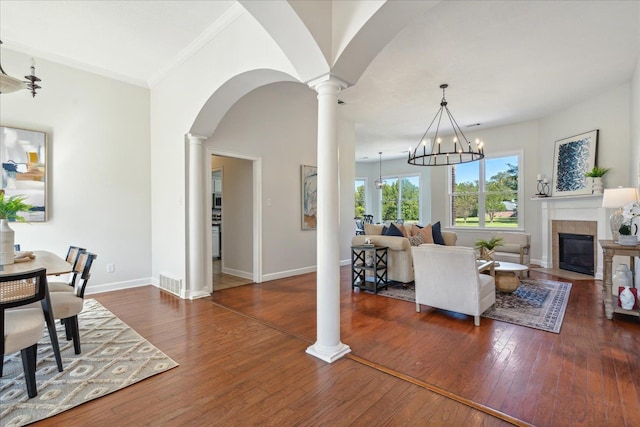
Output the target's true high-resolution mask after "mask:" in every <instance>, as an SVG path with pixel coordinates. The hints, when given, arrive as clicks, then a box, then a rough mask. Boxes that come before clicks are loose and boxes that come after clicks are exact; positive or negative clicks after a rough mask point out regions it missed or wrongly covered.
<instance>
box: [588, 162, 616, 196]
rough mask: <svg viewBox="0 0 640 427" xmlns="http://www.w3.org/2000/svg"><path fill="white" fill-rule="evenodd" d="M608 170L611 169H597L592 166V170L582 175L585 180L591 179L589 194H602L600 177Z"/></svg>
mask: <svg viewBox="0 0 640 427" xmlns="http://www.w3.org/2000/svg"><path fill="white" fill-rule="evenodd" d="M610 170H611V168H599V167H598V166H594V167H593V169H591V170H590V171H589V172H587V173H585V174H584V176H586V177H587V178H591V194H602V191H603V188H604V185H603V184H602V177H603V176H605V174H606V173H607V172H609V171H610Z"/></svg>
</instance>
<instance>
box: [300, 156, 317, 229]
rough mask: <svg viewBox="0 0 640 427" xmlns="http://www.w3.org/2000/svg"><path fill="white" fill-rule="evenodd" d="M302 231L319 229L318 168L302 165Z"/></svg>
mask: <svg viewBox="0 0 640 427" xmlns="http://www.w3.org/2000/svg"><path fill="white" fill-rule="evenodd" d="M301 172H302V173H301V175H302V176H301V186H302V229H303V230H315V229H316V227H317V224H316V222H317V218H316V208H317V206H318V198H317V194H318V168H317V167H316V166H307V165H302V167H301Z"/></svg>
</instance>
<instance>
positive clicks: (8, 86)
mask: <svg viewBox="0 0 640 427" xmlns="http://www.w3.org/2000/svg"><path fill="white" fill-rule="evenodd" d="M0 45H2V40H0ZM24 78H25V79H27V80H26V81H23V80H20V79H17V78H15V77H12V76H10V75H8V74H7V73H5V71H4V70H3V69H2V64H1V63H0V93H1V94H5V93H11V92H16V91H18V90H22V89H28V90H30V91H31V95H32V96H34V97H35V96H36V91H37V90H38V89H41V87H40V86H39V85H38V82H40V81H41V80H40V79H39V78H38V77H36V61H35V60H34V59H33V58H31V74H30V75H28V76H24Z"/></svg>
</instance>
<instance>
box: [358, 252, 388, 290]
mask: <svg viewBox="0 0 640 427" xmlns="http://www.w3.org/2000/svg"><path fill="white" fill-rule="evenodd" d="M387 249H388V247H387V246H373V245H359V246H351V289H355V288H356V287H357V288H359V289H364V290H368V291H373V293H374V294H377V293H378V289H381V288H384V289H387ZM367 255H369V256H370V257H371V259H370V260H371V261H370V262H367V261H368V260H367ZM367 282H369V283H370V285H369V284H367Z"/></svg>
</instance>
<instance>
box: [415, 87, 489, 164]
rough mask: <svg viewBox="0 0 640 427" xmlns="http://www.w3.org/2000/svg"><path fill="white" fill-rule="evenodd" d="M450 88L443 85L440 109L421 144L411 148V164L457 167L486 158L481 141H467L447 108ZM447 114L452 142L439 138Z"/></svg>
mask: <svg viewBox="0 0 640 427" xmlns="http://www.w3.org/2000/svg"><path fill="white" fill-rule="evenodd" d="M447 87H449V85H448V84H446V83H445V84H441V85H440V89H442V101H440V109H439V110H438V112H437V113H436V116H435V117H434V118H433V120H432V121H431V123H430V124H429V127H428V128H427V131H426V132H425V133H424V135H422V139H421V140H420V143H419V144H418V146H417V147H416V148H415V150H412V149H411V147H409V164H410V165H415V166H446V165H455V164H458V163H467V162H473V161H476V160H480V159H482V158H483V157H484V147H483V143H482V141H480V140H477V139H476V141H475V143H474V144H472V143H471V142H469V140H467V137H466V136H464V133H462V130H461V129H460V126H458V123H457V122H456V119H454V118H453V115H452V114H451V112H450V111H449V107H447V100H446V99H445V97H444V91H445V89H446V88H447ZM445 112H446V117H447V118H448V119H449V122H450V123H451V128H452V129H453V136H452V138H451V139H450V140H446V141H445V140H444V138H441V137H440V136H439V131H440V122H441V121H442V115H443V113H445ZM434 123H436V130H435V134H434V135H433V136H432V137H431V138H428V134H429V130H430V129H431V126H433V124H434Z"/></svg>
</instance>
